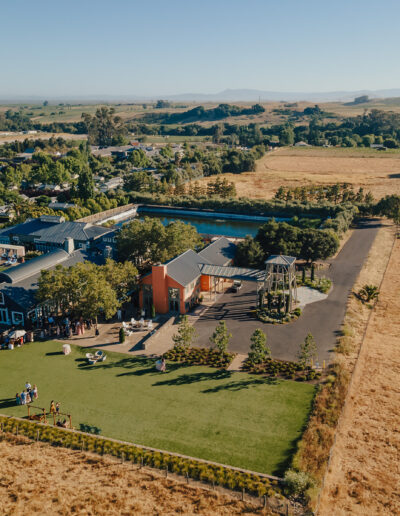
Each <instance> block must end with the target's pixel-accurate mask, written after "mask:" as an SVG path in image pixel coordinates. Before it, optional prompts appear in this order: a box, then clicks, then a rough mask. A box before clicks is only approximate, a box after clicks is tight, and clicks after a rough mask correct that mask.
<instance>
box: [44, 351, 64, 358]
mask: <svg viewBox="0 0 400 516" xmlns="http://www.w3.org/2000/svg"><path fill="white" fill-rule="evenodd" d="M63 354H64V353H63V352H62V351H52V352H51V353H46V357H53V356H56V355H63Z"/></svg>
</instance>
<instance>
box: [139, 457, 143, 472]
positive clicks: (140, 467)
mask: <svg viewBox="0 0 400 516" xmlns="http://www.w3.org/2000/svg"><path fill="white" fill-rule="evenodd" d="M142 468H143V457H140V466H139V469H142Z"/></svg>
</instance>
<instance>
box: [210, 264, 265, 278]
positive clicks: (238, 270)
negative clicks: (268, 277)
mask: <svg viewBox="0 0 400 516" xmlns="http://www.w3.org/2000/svg"><path fill="white" fill-rule="evenodd" d="M200 271H201V274H205V275H206V276H217V277H219V278H229V279H240V280H242V281H264V279H265V271H259V270H255V269H245V268H244V267H222V266H219V265H207V264H204V265H201V266H200Z"/></svg>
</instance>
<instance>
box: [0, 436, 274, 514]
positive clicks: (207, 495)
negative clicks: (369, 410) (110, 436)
mask: <svg viewBox="0 0 400 516" xmlns="http://www.w3.org/2000/svg"><path fill="white" fill-rule="evenodd" d="M0 464H1V468H0V514H4V515H7V516H9V515H10V516H11V515H15V516H22V515H31V514H38V515H46V516H47V515H56V514H59V515H63V516H65V515H69V514H79V515H96V516H102V515H107V516H112V515H132V514H137V515H139V514H140V515H153V516H154V515H163V516H166V515H172V514H184V515H192V514H196V515H211V514H213V515H217V516H218V515H226V516H230V515H235V514H236V515H238V514H241V515H250V514H263V515H266V514H269V512H267V511H265V510H262V509H258V507H257V506H255V505H254V504H253V503H250V502H247V503H246V502H241V501H239V500H238V499H236V498H233V497H230V496H228V495H226V494H221V493H217V492H211V491H208V490H205V489H202V488H200V487H194V486H193V487H192V486H190V485H189V486H188V485H186V484H184V483H183V482H180V481H177V480H174V479H171V478H168V479H167V478H164V477H163V476H162V475H161V474H158V473H156V472H154V471H150V470H148V469H143V470H140V471H139V470H138V469H137V466H133V465H132V464H128V463H125V464H120V463H118V462H116V460H112V459H111V458H102V457H99V456H95V455H91V454H88V453H85V452H83V453H82V452H77V451H72V450H67V449H63V448H53V447H51V446H49V445H46V444H42V443H32V442H30V441H28V440H27V439H23V438H16V439H15V441H14V442H13V443H10V442H8V441H0Z"/></svg>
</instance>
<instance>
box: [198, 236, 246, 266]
mask: <svg viewBox="0 0 400 516" xmlns="http://www.w3.org/2000/svg"><path fill="white" fill-rule="evenodd" d="M236 249H237V246H236V244H234V243H233V242H231V241H230V240H228V239H227V238H225V237H220V238H217V240H214V242H211V244H209V245H208V246H207V247H205V248H204V249H203V250H202V251H200V252H199V253H198V254H199V256H201V257H202V258H205V259H206V260H207V261H208V262H209V263H212V264H214V265H228V263H230V262H231V261H232V260H233V258H234V257H235V254H236Z"/></svg>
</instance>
